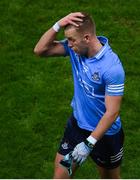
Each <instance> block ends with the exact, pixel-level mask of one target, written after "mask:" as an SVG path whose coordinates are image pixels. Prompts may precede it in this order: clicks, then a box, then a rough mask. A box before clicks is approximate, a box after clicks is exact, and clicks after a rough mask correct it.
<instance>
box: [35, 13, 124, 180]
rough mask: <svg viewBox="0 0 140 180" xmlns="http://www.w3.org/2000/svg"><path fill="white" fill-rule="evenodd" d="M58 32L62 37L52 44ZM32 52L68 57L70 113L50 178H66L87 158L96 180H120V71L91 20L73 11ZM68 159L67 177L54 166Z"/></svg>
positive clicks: (122, 88)
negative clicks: (93, 166)
mask: <svg viewBox="0 0 140 180" xmlns="http://www.w3.org/2000/svg"><path fill="white" fill-rule="evenodd" d="M61 28H63V29H64V35H65V39H64V40H62V41H56V37H57V34H58V32H59V30H60V29H61ZM34 52H35V54H37V55H39V56H45V57H48V56H69V57H70V61H71V65H72V72H73V80H74V96H73V99H72V102H71V106H72V108H73V114H72V115H71V116H70V118H69V119H68V122H67V126H66V128H65V132H64V136H63V138H62V140H61V143H60V148H59V150H58V152H57V154H56V158H55V170H54V178H55V179H68V178H72V177H73V175H74V172H75V171H76V169H77V167H79V164H82V163H83V162H84V161H85V160H86V159H87V157H88V156H90V157H91V158H92V159H93V161H94V162H95V163H96V165H97V168H98V170H99V173H100V178H103V179H109V178H113V179H117V178H120V165H121V162H122V157H123V141H124V133H123V129H122V124H121V119H120V115H119V112H120V106H121V101H122V96H123V93H124V80H125V73H124V70H123V67H122V64H121V61H120V59H119V57H118V56H117V54H116V53H114V52H113V51H112V49H111V47H110V45H109V42H108V39H107V38H106V37H103V36H97V35H96V27H95V22H94V20H93V19H92V18H91V17H90V16H89V15H88V14H86V13H82V12H74V13H70V14H68V15H67V16H65V17H63V18H62V19H60V20H59V21H58V22H56V23H55V24H54V25H53V26H52V27H51V28H50V29H49V30H48V31H47V32H45V33H44V34H43V35H42V37H41V38H40V40H39V41H38V43H37V44H36V46H35V48H34ZM69 155H71V158H72V159H73V160H74V161H73V164H72V175H70V173H68V171H67V169H66V168H64V167H63V166H61V165H60V161H61V160H66V159H67V158H69V157H70V156H69ZM93 178H94V172H93Z"/></svg>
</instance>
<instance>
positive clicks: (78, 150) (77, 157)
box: [72, 136, 97, 165]
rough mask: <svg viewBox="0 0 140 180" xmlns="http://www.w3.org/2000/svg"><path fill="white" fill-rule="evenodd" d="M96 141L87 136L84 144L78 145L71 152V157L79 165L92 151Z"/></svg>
mask: <svg viewBox="0 0 140 180" xmlns="http://www.w3.org/2000/svg"><path fill="white" fill-rule="evenodd" d="M96 142H97V140H96V139H95V138H93V137H92V136H89V137H88V138H87V139H86V141H85V142H81V143H79V144H78V145H77V146H76V147H75V148H74V150H73V152H72V157H73V159H74V161H76V162H77V163H78V164H79V165H81V164H82V163H83V162H84V161H85V160H86V158H87V157H88V155H89V154H90V152H91V151H92V150H93V147H94V145H95V143H96Z"/></svg>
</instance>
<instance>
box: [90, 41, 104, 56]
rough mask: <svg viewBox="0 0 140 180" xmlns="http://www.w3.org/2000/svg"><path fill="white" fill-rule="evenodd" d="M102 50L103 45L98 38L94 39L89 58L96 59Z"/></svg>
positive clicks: (91, 43)
mask: <svg viewBox="0 0 140 180" xmlns="http://www.w3.org/2000/svg"><path fill="white" fill-rule="evenodd" d="M101 48H102V44H101V43H100V41H99V40H98V39H97V38H93V39H92V41H91V42H90V44H89V50H88V54H87V56H88V58H90V57H94V56H95V55H96V54H97V53H98V52H99V51H100V50H101Z"/></svg>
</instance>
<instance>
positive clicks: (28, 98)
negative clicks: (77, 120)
mask: <svg viewBox="0 0 140 180" xmlns="http://www.w3.org/2000/svg"><path fill="white" fill-rule="evenodd" d="M139 7H140V0H135V1H133V0H127V1H125V0H98V1H95V0H70V1H64V0H59V1H57V0H53V1H50V0H40V1H38V0H0V178H3V179H12V178H14V179H15V178H17V179H18V178H19V179H24V178H30V179H36V178H37V179H42V178H45V179H49V178H52V175H53V166H54V158H55V153H56V151H57V148H58V144H59V141H60V138H61V136H62V135H63V130H64V126H65V123H66V119H67V117H68V116H69V115H70V113H71V111H72V110H71V107H70V102H71V98H72V95H73V82H72V76H71V66H70V62H69V58H63V57H61V58H48V59H47V60H46V58H39V57H36V56H35V55H34V53H33V49H34V46H35V44H36V43H37V41H38V40H39V38H40V37H41V35H42V34H43V33H44V32H45V31H46V30H47V29H48V28H50V27H51V26H52V25H53V24H54V23H55V22H56V21H57V20H59V19H60V18H61V17H63V16H65V15H67V14H68V13H70V12H74V11H86V12H88V13H90V14H91V15H92V16H93V18H94V19H95V22H96V26H97V35H104V36H107V37H108V38H109V41H110V45H111V46H112V48H113V49H114V51H115V52H117V54H118V55H119V57H120V58H121V60H122V63H123V65H124V69H125V72H126V85H125V95H124V99H123V104H122V108H121V116H122V122H123V126H124V130H125V151H124V154H125V155H124V161H123V164H122V173H121V174H122V178H127V179H129V178H130V179H132V178H140V163H139V161H140V156H139V154H140V138H139V137H140V121H139V114H140V113H139V110H140V105H139V104H140V103H139V102H140V83H139V81H140V70H139V68H140V60H139V58H140V50H139V48H140V12H139ZM58 39H63V31H61V32H60V33H59V35H58ZM75 178H79V179H80V178H84V179H88V178H91V179H95V178H99V174H98V172H97V170H96V166H95V164H93V163H92V161H91V160H90V159H89V160H87V161H86V162H85V163H84V164H83V165H82V166H81V168H80V169H79V171H78V172H77V173H76V175H75Z"/></svg>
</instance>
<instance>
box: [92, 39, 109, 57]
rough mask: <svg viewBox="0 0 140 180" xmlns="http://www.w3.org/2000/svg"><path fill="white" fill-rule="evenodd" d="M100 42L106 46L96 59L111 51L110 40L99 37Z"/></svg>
mask: <svg viewBox="0 0 140 180" xmlns="http://www.w3.org/2000/svg"><path fill="white" fill-rule="evenodd" d="M97 38H98V40H99V41H100V42H101V43H102V44H103V45H104V46H103V47H102V48H101V50H100V51H99V52H98V53H97V54H96V55H95V56H94V58H96V59H98V60H99V59H100V58H101V57H102V56H103V55H104V54H105V53H106V51H107V50H108V49H109V44H108V39H107V38H106V37H104V36H97Z"/></svg>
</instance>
